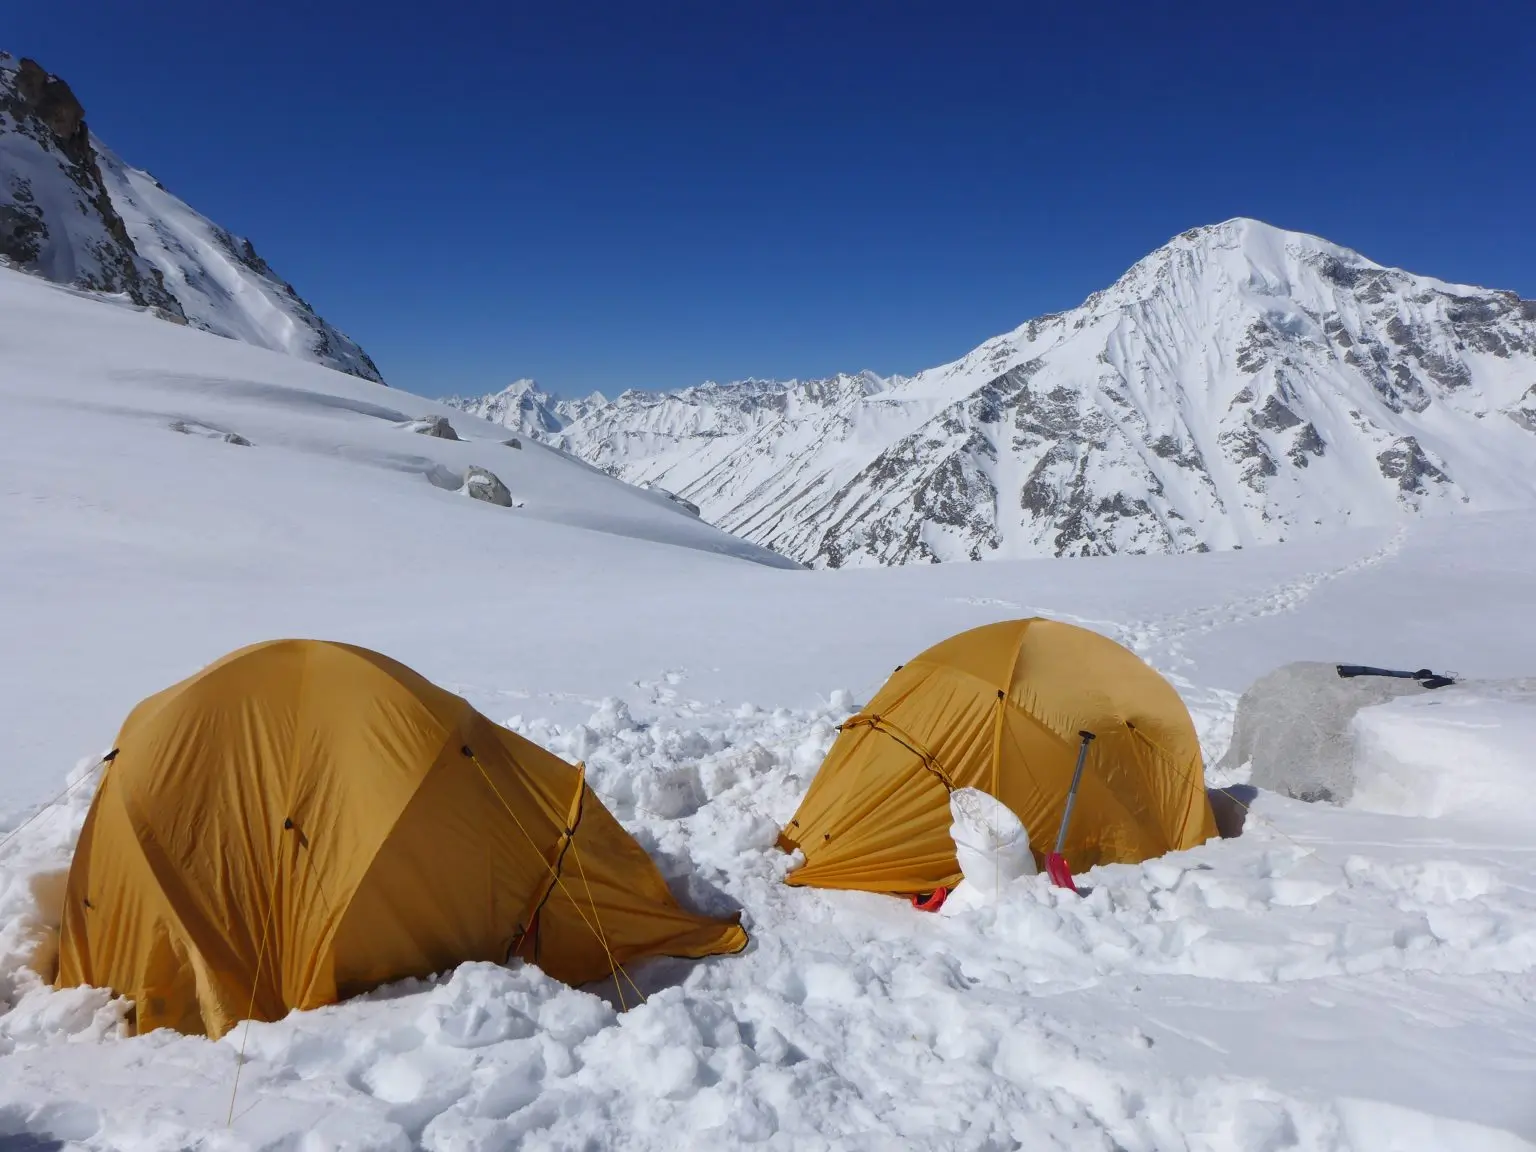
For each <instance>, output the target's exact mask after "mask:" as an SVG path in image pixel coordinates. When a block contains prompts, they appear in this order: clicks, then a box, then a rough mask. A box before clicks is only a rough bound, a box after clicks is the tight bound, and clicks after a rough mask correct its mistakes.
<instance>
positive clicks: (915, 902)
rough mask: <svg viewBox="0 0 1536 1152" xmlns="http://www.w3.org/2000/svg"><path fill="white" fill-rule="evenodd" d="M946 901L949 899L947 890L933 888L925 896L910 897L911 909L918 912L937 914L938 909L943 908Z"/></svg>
mask: <svg viewBox="0 0 1536 1152" xmlns="http://www.w3.org/2000/svg"><path fill="white" fill-rule="evenodd" d="M947 899H949V889H948V888H935V889H934V890H933V891H932V892H930V893H928V895H926V896H923V895H917V896H914V897H912V907H914V908H916V909H917V910H918V911H919V912H937V911H938V910H939V909H940V908H942V907H944V901H945V900H947Z"/></svg>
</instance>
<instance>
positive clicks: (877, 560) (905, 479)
mask: <svg viewBox="0 0 1536 1152" xmlns="http://www.w3.org/2000/svg"><path fill="white" fill-rule="evenodd" d="M455 403H458V404H460V406H463V407H467V408H468V409H470V410H472V411H476V412H479V413H481V414H484V415H486V416H488V417H489V418H492V419H500V420H503V421H504V422H508V423H514V422H515V421H516V420H520V419H521V416H520V415H519V414H520V413H527V412H530V411H532V412H538V413H542V414H544V415H545V418H546V421H547V422H546V425H545V426H546V427H548V418H550V417H552V418H553V423H554V424H555V425H556V427H557V428H558V434H557V437H556V439H555V442H556V443H559V444H561V445H563V446H565V447H567V448H569V449H570V450H571V451H572V452H575V453H576V454H577V455H579V456H581V457H582V458H584V459H586V460H589V461H591V462H592V463H594V464H597V465H599V466H600V467H603V468H605V469H607V470H608V471H611V472H613V473H614V474H615V475H617V476H620V477H622V478H624V479H626V480H629V481H631V482H642V481H653V482H656V483H659V484H661V485H663V486H665V487H667V488H669V489H671V490H672V491H674V492H677V493H678V494H679V495H681V496H684V497H686V498H687V499H689V500H691V501H692V502H694V503H695V504H697V505H699V507H700V508H701V510H702V512H703V515H704V517H705V519H707V520H709V521H711V522H712V523H716V524H719V525H721V526H722V527H725V528H727V529H729V530H731V531H733V532H737V533H739V534H740V535H743V536H746V537H747V538H748V539H752V540H755V541H757V542H759V543H762V544H765V545H768V546H770V547H773V548H775V549H776V550H778V551H780V552H783V553H784V554H785V555H789V556H794V557H796V558H797V559H800V560H803V561H805V562H807V563H810V564H814V565H817V566H828V567H837V566H851V565H866V564H906V563H913V562H918V561H941V560H963V559H972V560H975V559H997V558H1008V557H1027V556H1082V555H1102V554H1108V553H1116V552H1132V553H1146V552H1187V551H1200V550H1206V549H1223V548H1233V547H1238V546H1252V545H1254V544H1262V543H1274V542H1278V541H1282V540H1287V539H1295V538H1297V537H1298V536H1301V535H1306V534H1309V533H1315V532H1317V531H1319V530H1329V529H1335V528H1340V527H1345V526H1349V525H1353V524H1386V523H1391V522H1393V521H1395V520H1396V519H1398V518H1400V517H1401V516H1403V515H1412V514H1422V515H1438V514H1445V513H1449V512H1462V511H1467V510H1494V509H1503V508H1529V507H1533V506H1536V302H1532V301H1525V300H1521V299H1519V298H1518V297H1517V296H1515V295H1514V294H1513V293H1509V292H1495V291H1490V290H1488V289H1483V288H1474V287H1468V286H1465V285H1456V284H1447V283H1444V282H1442V281H1439V280H1434V279H1431V278H1429V277H1424V276H1416V275H1413V274H1410V273H1407V272H1403V271H1400V270H1397V269H1391V268H1384V267H1382V266H1381V265H1379V264H1376V263H1373V262H1372V261H1370V260H1368V259H1366V258H1365V257H1363V256H1361V255H1359V254H1358V253H1355V252H1351V251H1350V250H1348V249H1346V248H1341V247H1339V246H1337V245H1335V244H1330V243H1329V242H1328V241H1326V240H1321V239H1319V238H1317V237H1314V236H1307V235H1303V234H1300V233H1295V232H1285V231H1281V230H1280V229H1277V228H1273V227H1270V226H1269V225H1266V224H1261V223H1259V222H1258V221H1254V220H1242V219H1239V220H1229V221H1227V222H1226V223H1224V224H1219V225H1215V226H1213V227H1207V228H1197V229H1194V230H1193V231H1190V232H1187V233H1185V234H1183V235H1182V236H1179V237H1176V238H1175V239H1174V240H1172V241H1170V242H1169V243H1168V244H1167V245H1165V246H1164V247H1162V248H1159V249H1158V250H1157V251H1155V252H1153V253H1152V254H1151V255H1149V256H1147V257H1146V258H1145V259H1143V260H1141V261H1140V262H1138V263H1137V264H1136V265H1135V266H1134V267H1133V268H1131V270H1130V271H1128V272H1127V273H1126V274H1125V275H1124V276H1123V277H1121V278H1120V280H1118V281H1117V282H1116V283H1115V284H1114V285H1113V286H1111V287H1110V288H1108V289H1106V290H1105V291H1103V292H1097V293H1095V294H1094V295H1093V296H1091V297H1089V299H1088V300H1087V301H1085V302H1084V303H1083V304H1082V306H1080V307H1078V308H1074V309H1072V310H1071V311H1068V312H1063V313H1060V314H1058V315H1052V316H1042V317H1039V318H1037V319H1035V320H1031V321H1030V322H1029V323H1027V324H1025V325H1023V326H1021V327H1020V328H1018V329H1016V330H1015V331H1013V332H1010V333H1007V334H1005V335H1003V336H999V337H997V338H996V339H993V340H989V341H988V342H987V343H985V344H983V345H982V346H981V347H980V348H978V349H976V350H975V351H974V352H972V353H970V354H969V355H967V356H965V357H963V358H962V359H960V360H958V361H956V362H954V363H952V364H947V365H944V366H943V367H940V368H935V369H932V370H930V371H927V372H921V373H919V374H918V375H917V376H915V377H912V378H910V379H901V378H896V379H891V380H883V379H881V378H879V377H876V376H873V375H872V374H868V373H865V374H862V375H860V376H840V377H836V378H834V379H831V380H824V381H814V382H791V383H788V384H773V383H766V382H762V381H748V382H745V383H742V384H732V385H715V384H706V385H703V386H701V387H697V388H687V389H683V390H681V391H679V392H672V393H661V394H645V393H638V392H626V393H625V394H623V395H622V396H620V397H619V398H618V399H616V400H614V401H613V402H611V403H607V404H603V405H600V406H598V405H593V404H591V403H590V402H587V403H585V404H584V405H583V406H582V407H581V408H580V410H576V409H572V408H566V407H563V406H562V404H561V403H558V402H554V401H551V400H550V399H549V398H548V397H546V396H542V394H533V393H528V392H526V390H525V392H524V394H523V395H522V397H521V399H520V403H519V405H518V406H517V409H516V411H512V410H503V409H498V408H497V407H496V404H495V402H494V398H486V400H484V401H481V402H478V403H477V402H462V401H455ZM551 431H553V429H551Z"/></svg>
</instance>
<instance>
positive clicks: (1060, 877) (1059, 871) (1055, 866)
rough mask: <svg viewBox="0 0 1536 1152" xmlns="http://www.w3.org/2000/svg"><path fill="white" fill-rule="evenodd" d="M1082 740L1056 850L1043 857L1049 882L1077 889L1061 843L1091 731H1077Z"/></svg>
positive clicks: (1081, 772)
mask: <svg viewBox="0 0 1536 1152" xmlns="http://www.w3.org/2000/svg"><path fill="white" fill-rule="evenodd" d="M1078 735H1079V736H1081V737H1082V738H1083V742H1082V744H1081V745H1079V746H1078V749H1077V767H1076V768H1074V769H1073V770H1072V787H1071V788H1069V789H1067V807H1066V811H1064V812H1062V814H1061V831H1059V832H1057V833H1056V850H1055V851H1054V852H1052V853H1051V854H1050V855H1049V856H1047V857H1046V858H1045V874H1046V875H1047V876H1049V877H1050V878H1051V883H1052V884H1054V885H1056V887H1058V888H1070V889H1071V890H1072V891H1073V892H1076V891H1077V885H1076V884H1074V883H1073V882H1072V869H1070V868H1068V867H1067V858H1066V857H1065V856H1063V855H1062V854H1061V848H1062V845H1063V844H1065V843H1066V842H1067V826H1068V825H1069V824H1071V823H1072V805H1073V804H1075V803H1077V786H1078V784H1079V783H1080V782H1081V781H1082V779H1083V764H1084V763H1086V762H1087V760H1088V745H1090V744H1092V743H1093V733H1092V732H1079V733H1078Z"/></svg>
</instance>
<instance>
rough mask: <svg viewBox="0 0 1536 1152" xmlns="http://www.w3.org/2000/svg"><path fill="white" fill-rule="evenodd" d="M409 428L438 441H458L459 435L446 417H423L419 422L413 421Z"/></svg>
mask: <svg viewBox="0 0 1536 1152" xmlns="http://www.w3.org/2000/svg"><path fill="white" fill-rule="evenodd" d="M407 427H408V428H409V429H410V430H411V431H412V432H415V433H418V434H419V435H422V436H433V437H436V438H437V439H438V440H457V439H458V438H459V434H458V433H457V432H455V431H454V430H453V425H452V424H450V423H449V422H448V417H446V416H423V417H421V419H419V420H412V421H411V422H410V423H409V424H408V425H407Z"/></svg>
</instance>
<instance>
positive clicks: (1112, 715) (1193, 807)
mask: <svg viewBox="0 0 1536 1152" xmlns="http://www.w3.org/2000/svg"><path fill="white" fill-rule="evenodd" d="M1083 731H1087V732H1092V733H1093V734H1094V736H1095V740H1094V741H1093V743H1092V744H1091V745H1090V748H1089V752H1088V758H1087V762H1086V768H1085V771H1084V774H1083V779H1082V784H1081V786H1080V788H1079V791H1078V799H1077V805H1076V807H1075V808H1074V809H1073V814H1072V824H1071V828H1070V833H1069V835H1068V838H1067V841H1066V845H1065V849H1064V854H1065V855H1066V858H1067V860H1068V861H1069V862H1070V864H1071V866H1072V868H1073V869H1074V870H1077V871H1082V870H1084V869H1087V868H1090V867H1092V866H1093V865H1095V864H1104V863H1111V862H1119V863H1132V862H1135V861H1139V860H1146V859H1148V858H1150V857H1153V856H1159V855H1162V854H1163V853H1165V852H1169V851H1173V850H1175V849H1180V848H1190V847H1193V846H1194V845H1196V844H1199V843H1202V842H1203V841H1205V840H1207V839H1209V838H1210V837H1212V836H1215V835H1216V822H1215V817H1214V816H1213V815H1212V812H1211V806H1210V802H1209V801H1208V800H1207V799H1206V795H1205V781H1204V770H1203V766H1202V765H1203V762H1202V760H1201V755H1200V742H1199V740H1198V739H1197V737H1196V735H1195V729H1194V724H1193V723H1192V722H1191V720H1190V717H1189V712H1188V710H1187V709H1186V708H1185V707H1184V703H1183V701H1181V700H1180V699H1179V695H1178V693H1177V692H1175V691H1174V689H1173V687H1172V686H1171V685H1170V684H1169V683H1168V682H1167V681H1166V680H1164V679H1163V678H1162V677H1161V676H1159V675H1158V674H1157V673H1156V672H1155V671H1153V669H1152V668H1150V667H1149V666H1148V665H1146V664H1145V663H1143V662H1142V661H1141V660H1140V659H1139V658H1138V657H1137V656H1136V655H1135V654H1134V653H1132V652H1130V651H1128V650H1127V649H1125V648H1122V647H1121V646H1120V645H1119V644H1116V643H1115V642H1114V641H1113V640H1110V639H1108V638H1106V637H1104V636H1101V635H1099V634H1098V633H1096V632H1091V631H1089V630H1087V629H1085V628H1076V627H1073V626H1072V625H1070V624H1062V623H1058V622H1056V621H1053V620H1042V619H1029V620H1009V621H1006V622H1004V623H1000V624H989V625H986V626H985V627H982V628H974V629H972V630H971V631H969V632H962V633H960V634H959V635H958V636H952V637H950V638H949V639H948V640H945V641H943V642H942V643H939V644H936V645H934V646H933V647H932V648H930V649H928V650H927V651H926V652H924V653H923V654H922V655H920V656H918V657H917V658H916V659H914V660H913V661H911V663H909V664H906V665H903V666H902V667H901V668H898V669H897V670H896V673H895V675H893V676H892V677H891V678H890V679H889V680H888V681H886V684H885V687H883V688H881V689H880V691H879V693H877V694H876V696H875V698H874V699H873V700H871V701H870V703H869V705H868V706H867V707H866V708H865V709H864V710H863V711H862V712H860V713H859V714H858V715H856V716H854V717H852V718H851V719H850V720H848V721H847V722H845V723H844V724H843V726H842V731H841V733H840V735H839V736H838V738H837V741H836V743H834V744H833V745H832V750H831V751H830V752H829V753H828V754H827V758H826V760H825V761H824V762H823V764H822V766H821V769H820V771H819V772H818V773H817V774H816V778H815V780H813V781H812V782H811V787H810V791H809V792H808V793H807V794H806V797H805V800H804V801H803V802H802V803H801V805H800V809H799V811H798V812H796V813H795V818H794V819H793V820H791V821H790V823H789V826H788V827H786V828H785V829H784V830H783V832H782V833H781V835H780V837H779V845H780V847H782V848H783V849H785V850H786V851H792V850H794V849H796V848H798V849H800V850H801V851H802V852H803V853H804V854H805V863H804V864H803V865H801V866H800V867H799V868H798V869H796V870H795V871H794V872H792V873H790V875H789V877H788V882H789V883H790V884H804V885H812V886H815V887H821V888H858V889H863V890H866V891H872V892H898V893H924V892H931V891H933V890H934V889H937V888H940V887H947V886H952V885H954V884H956V883H958V882H959V880H960V879H961V875H960V869H959V865H958V863H957V862H956V860H955V848H954V842H953V841H952V840H951V839H950V836H949V825H950V811H949V803H948V793H949V791H950V790H951V789H953V788H979V789H981V790H983V791H985V792H987V793H989V794H991V795H992V796H995V797H996V798H997V799H999V800H1001V801H1002V802H1003V803H1004V804H1006V805H1007V806H1008V807H1009V808H1010V809H1011V810H1012V811H1013V812H1015V813H1016V814H1017V815H1018V817H1019V819H1020V820H1021V821H1023V823H1024V826H1025V828H1026V829H1028V831H1029V840H1030V845H1031V847H1032V848H1033V850H1034V851H1035V854H1036V856H1037V857H1040V858H1043V856H1044V854H1045V853H1046V852H1047V851H1049V850H1050V848H1051V847H1052V845H1053V844H1054V843H1055V840H1056V834H1057V829H1058V826H1059V825H1060V823H1061V817H1062V810H1063V808H1064V807H1065V805H1066V800H1067V791H1068V787H1069V785H1070V784H1071V780H1072V772H1073V768H1074V766H1075V763H1076V759H1077V754H1078V750H1079V747H1080V738H1079V733H1080V732H1083Z"/></svg>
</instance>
